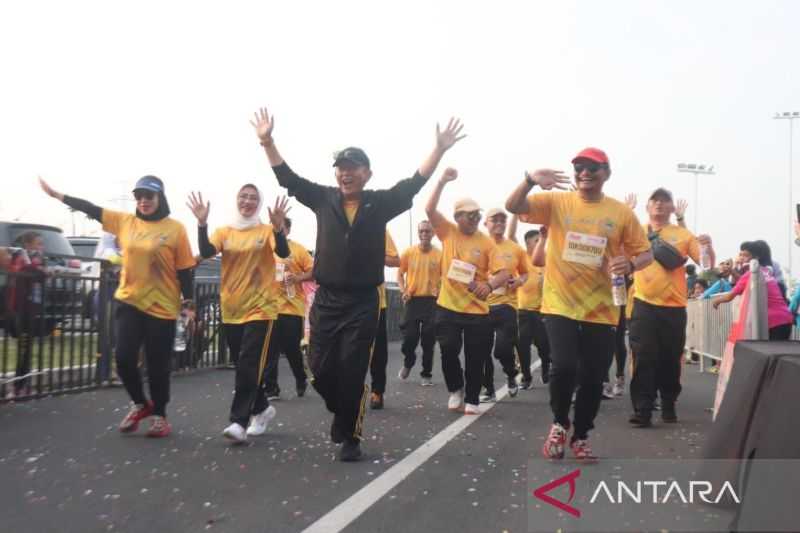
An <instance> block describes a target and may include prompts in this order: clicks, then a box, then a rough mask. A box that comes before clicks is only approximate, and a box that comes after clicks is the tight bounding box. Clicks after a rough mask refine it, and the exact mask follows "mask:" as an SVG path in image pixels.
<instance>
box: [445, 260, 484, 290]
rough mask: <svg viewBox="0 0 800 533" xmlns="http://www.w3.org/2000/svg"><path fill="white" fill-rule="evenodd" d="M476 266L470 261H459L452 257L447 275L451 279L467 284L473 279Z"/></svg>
mask: <svg viewBox="0 0 800 533" xmlns="http://www.w3.org/2000/svg"><path fill="white" fill-rule="evenodd" d="M477 270H478V267H476V266H475V265H473V264H472V263H467V262H466V261H461V260H460V259H453V261H452V262H451V263H450V270H448V272H447V277H448V278H449V279H452V280H453V281H459V282H461V283H466V284H467V285H469V284H470V283H472V281H473V280H474V279H475V272H476V271H477Z"/></svg>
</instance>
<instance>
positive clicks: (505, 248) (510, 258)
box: [487, 239, 528, 309]
mask: <svg viewBox="0 0 800 533" xmlns="http://www.w3.org/2000/svg"><path fill="white" fill-rule="evenodd" d="M496 246H497V251H498V253H499V256H500V261H501V262H502V263H503V265H504V266H503V269H505V270H507V271H508V272H509V273H510V274H511V276H513V277H515V278H516V277H519V276H521V275H523V274H527V273H528V263H527V262H526V261H525V259H526V255H527V254H526V253H525V250H523V249H522V247H521V246H520V245H519V244H517V243H515V242H514V241H512V240H509V239H503V241H502V242H501V243H499V244H496ZM487 301H488V302H489V305H490V306H492V305H510V306H512V307H513V308H514V309H516V308H517V289H514V290H513V291H512V290H509V288H508V287H507V286H503V287H498V288H497V289H495V290H494V291H492V293H491V294H490V295H489V298H488V300H487Z"/></svg>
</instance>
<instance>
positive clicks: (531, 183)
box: [525, 170, 536, 187]
mask: <svg viewBox="0 0 800 533" xmlns="http://www.w3.org/2000/svg"><path fill="white" fill-rule="evenodd" d="M525 181H527V182H528V185H530V186H531V187H535V186H536V182H535V181H533V176H531V175H530V173H529V172H528V171H527V170H526V171H525Z"/></svg>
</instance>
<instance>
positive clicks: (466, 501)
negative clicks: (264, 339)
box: [0, 344, 714, 533]
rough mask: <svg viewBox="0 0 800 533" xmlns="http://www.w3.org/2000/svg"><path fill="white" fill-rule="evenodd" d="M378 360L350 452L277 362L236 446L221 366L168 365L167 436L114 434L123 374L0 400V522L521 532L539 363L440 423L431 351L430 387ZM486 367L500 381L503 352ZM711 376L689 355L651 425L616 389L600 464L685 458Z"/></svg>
mask: <svg viewBox="0 0 800 533" xmlns="http://www.w3.org/2000/svg"><path fill="white" fill-rule="evenodd" d="M389 359H390V361H389V384H388V387H387V396H386V408H385V409H384V410H383V411H372V412H369V413H368V415H367V418H366V422H365V438H366V440H365V442H364V444H363V448H364V451H365V454H366V457H365V459H364V460H363V461H361V462H359V463H354V464H353V463H350V464H342V463H339V462H337V461H336V459H335V454H336V451H337V447H336V446H335V445H333V444H331V443H330V442H329V440H328V429H329V427H330V416H329V414H328V413H327V412H326V411H325V409H324V406H323V404H322V402H321V400H320V398H319V397H318V396H317V395H316V393H315V392H314V391H313V390H311V389H309V393H308V394H307V395H306V396H305V397H303V398H297V397H295V395H294V393H293V392H294V388H293V379H292V376H291V372H290V371H289V368H288V365H287V364H286V362H285V361H284V360H282V361H281V387H282V390H283V399H282V400H281V401H279V402H275V403H274V405H275V407H276V409H277V417H276V418H275V420H274V421H273V424H272V425H271V427H270V430H269V432H268V435H266V436H264V437H261V438H258V439H254V440H252V441H251V442H250V443H248V444H247V445H244V446H232V445H230V444H229V443H228V442H227V441H225V440H224V439H223V438H222V437H221V432H222V429H223V428H224V427H225V426H226V425H227V415H228V407H229V404H230V399H231V390H232V386H233V372H232V371H230V370H205V371H198V372H194V373H191V374H188V375H182V376H176V377H175V378H174V379H173V382H172V384H173V389H172V398H173V401H172V403H171V404H170V405H169V408H168V409H169V417H170V420H171V422H172V425H173V434H172V436H170V437H169V438H167V439H164V440H158V439H155V440H154V439H147V438H145V437H144V431H143V430H142V429H140V430H139V433H138V434H134V435H126V436H122V435H120V434H119V433H118V432H117V429H116V425H117V424H118V422H119V420H120V419H121V418H122V417H123V416H124V414H125V412H126V411H127V400H126V395H125V393H124V391H123V390H122V389H120V388H113V389H102V390H97V391H94V392H85V393H80V394H75V395H64V396H59V397H52V398H45V399H42V400H36V401H30V402H21V403H17V404H13V403H12V404H7V405H2V406H0V510H1V511H2V512H1V513H0V515H1V516H2V519H1V521H2V530H3V531H13V532H47V531H58V532H72V531H75V532H91V531H98V532H99V531H130V532H149V533H156V532H173V531H174V532H184V531H185V532H195V531H206V530H208V531H224V532H228V531H230V532H234V531H235V532H251V531H252V532H281V533H284V532H296V531H297V532H299V531H303V530H305V529H306V528H309V527H310V526H312V525H314V524H317V525H319V524H320V523H319V522H318V520H320V519H321V518H323V517H326V516H327V517H330V516H331V515H329V513H331V511H332V510H334V509H336V513H335V514H336V515H337V516H338V517H339V518H340V519H341V517H342V516H344V517H346V518H345V522H346V523H347V525H346V526H344V529H343V530H344V531H347V532H351V533H355V532H384V531H385V532H419V531H425V532H440V531H441V532H448V533H449V532H454V531H459V532H480V533H484V532H506V531H508V532H518V531H521V532H524V531H529V523H528V522H529V518H528V513H527V505H528V503H529V498H530V494H529V490H528V481H527V477H528V462H529V460H531V459H538V458H539V449H540V447H541V442H542V440H543V438H544V436H545V434H546V432H547V430H548V428H549V423H550V413H549V407H548V405H547V402H548V394H547V390H546V388H545V387H544V386H543V385H541V382H540V381H539V376H538V373H537V374H536V375H535V383H536V384H537V385H536V387H535V388H534V390H532V391H522V392H520V394H519V395H518V396H517V397H516V398H513V399H511V398H504V399H503V400H502V401H500V402H498V403H497V404H496V405H495V406H494V407H492V408H491V409H490V410H488V411H487V412H485V413H484V414H483V415H482V416H480V417H479V418H477V419H476V420H475V419H474V417H473V420H471V422H472V423H471V424H470V425H467V426H466V427H464V428H463V429H462V430H461V431H460V432H459V431H457V430H458V428H456V429H453V426H451V424H453V423H456V422H458V421H459V420H460V419H462V415H460V414H458V413H451V412H449V411H447V409H446V403H447V392H446V389H445V388H444V385H443V383H442V378H441V372H440V370H439V361H438V358H437V361H436V365H435V370H434V381H435V383H436V386H434V387H421V386H420V385H419V376H418V370H419V369H418V368H416V369H414V371H412V375H411V377H409V379H408V380H407V381H405V382H401V381H400V380H399V379H398V378H397V371H398V370H399V367H400V364H401V361H402V358H401V356H400V353H399V347H398V345H396V344H392V345H390V358H389ZM496 377H497V380H498V387H499V386H500V385H501V384H502V383H500V382H501V380H502V377H503V374H502V371H501V370H500V368H499V365H497V371H496ZM713 387H714V377H713V376H711V375H708V374H699V373H698V372H697V367H696V366H693V367H692V366H687V367H685V371H684V393H683V395H682V397H681V401H680V403H679V411H678V415H679V417H680V419H681V422H680V423H679V424H676V425H668V426H667V425H662V424H657V425H656V427H654V428H651V429H646V430H636V429H632V428H630V427H629V425H628V423H627V417H628V415H629V413H630V409H629V402H628V397H627V395H626V396H624V397H623V398H620V399H615V400H608V401H604V402H603V405H602V407H601V412H600V415H599V417H598V420H597V423H596V425H597V429H596V430H595V431H594V432H593V433H592V435H591V436H592V444H593V448H594V450H595V452H596V453H597V454H598V455H599V456H600V457H601V458H602V461H603V462H604V463H612V462H613V461H615V460H619V459H628V458H696V457H697V456H698V452H699V450H700V446H701V445H702V443H703V440H704V438H705V435H706V433H707V430H708V428H709V425H710V422H711V413H709V412H708V411H707V410H706V408H707V407H709V406H710V405H711V402H712V398H713ZM465 422H466V421H465ZM456 425H458V424H456ZM448 427H450V428H451V430H450V431H451V435H452V440H449V441H448V442H446V444H444V445H443V446H442V447H441V449H438V451H436V452H435V453H433V454H431V456H430V458H428V459H427V460H424V461H422V462H420V463H419V464H415V465H413V467H412V468H410V469H405V470H404V469H402V468H399V467H398V468H396V469H395V470H392V471H391V472H390V473H389V474H387V476H385V477H384V478H381V480H382V481H385V483H388V486H389V488H388V490H386V493H385V494H383V493H381V492H380V491H378V489H377V488H375V489H374V490H375V491H378V492H373V488H372V487H373V486H370V489H368V490H367V491H364V492H366V493H367V494H366V497H367V499H369V496H370V493H372V494H373V495H375V494H377V495H378V497H376V498H374V499H375V500H376V501H375V502H374V503H372V502H370V503H367V504H365V503H364V501H365V500H364V494H363V493H361V494H360V496H359V497H357V498H354V499H349V498H351V496H353V495H354V494H355V493H357V492H358V491H359V490H361V489H362V488H364V487H365V486H367V485H368V484H369V483H371V482H373V481H375V480H376V479H377V478H378V477H379V476H381V474H383V473H384V472H387V471H389V470H390V469H392V468H393V467H395V466H397V465H398V463H400V462H401V461H402V460H403V459H404V458H406V457H408V456H409V455H410V454H411V453H412V452H415V450H416V451H417V453H419V451H420V450H422V451H423V452H424V450H425V449H426V446H430V445H431V443H430V441H431V439H432V438H434V437H436V435H437V434H440V432H442V431H443V430H445V429H446V428H448ZM439 441H440V442H441V437H439ZM400 466H407V465H405V463H404V464H403V465H400ZM398 470H402V471H401V472H399V473H398V472H397V471H398ZM343 502H347V503H346V504H345V505H344V506H340V504H342V503H343ZM362 507H363V509H362ZM530 528H531V529H530V530H533V528H535V525H530ZM318 530H330V531H336V530H338V528H333V529H330V528H329V527H328V528H327V529H325V528H323V529H318Z"/></svg>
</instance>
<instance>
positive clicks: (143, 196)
mask: <svg viewBox="0 0 800 533" xmlns="http://www.w3.org/2000/svg"><path fill="white" fill-rule="evenodd" d="M133 197H134V198H135V199H136V201H137V202H138V201H139V200H152V199H153V198H155V197H156V193H154V192H153V191H133Z"/></svg>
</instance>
